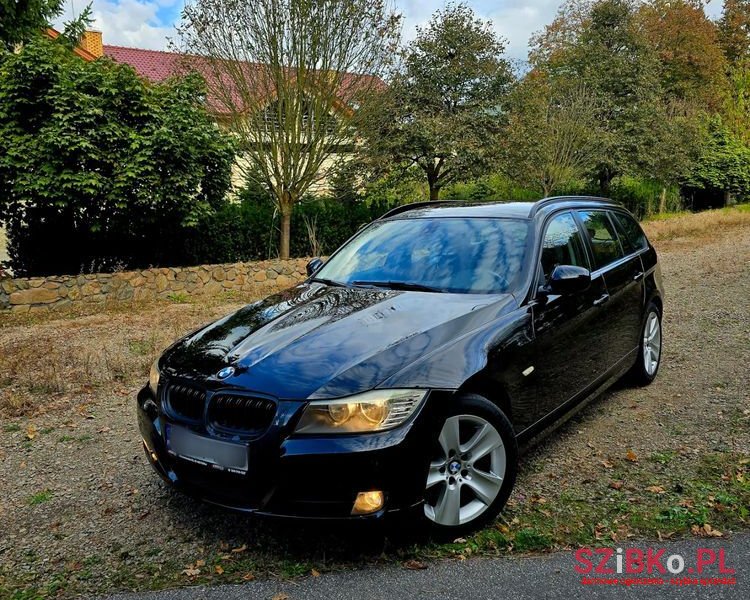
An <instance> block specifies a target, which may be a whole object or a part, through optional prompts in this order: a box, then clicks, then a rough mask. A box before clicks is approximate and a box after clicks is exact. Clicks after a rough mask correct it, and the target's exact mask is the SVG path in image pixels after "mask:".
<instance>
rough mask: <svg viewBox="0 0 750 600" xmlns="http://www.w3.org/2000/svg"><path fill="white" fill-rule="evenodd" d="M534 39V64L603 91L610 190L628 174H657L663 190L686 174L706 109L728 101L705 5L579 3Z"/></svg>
mask: <svg viewBox="0 0 750 600" xmlns="http://www.w3.org/2000/svg"><path fill="white" fill-rule="evenodd" d="M665 38H669V39H665ZM534 43H535V44H536V47H535V48H534V49H533V53H532V56H533V57H534V60H535V63H534V64H535V71H537V72H540V73H545V74H547V75H548V76H549V77H550V80H551V81H553V82H555V85H570V84H571V82H580V83H582V84H583V85H585V87H586V89H587V90H588V91H589V93H591V94H592V95H593V96H594V97H595V98H597V101H598V106H599V108H598V115H597V120H598V122H599V123H600V124H601V128H602V129H603V131H604V135H603V136H602V138H603V140H604V141H605V142H606V147H605V151H604V152H603V153H602V156H603V158H602V160H601V161H600V162H599V165H598V167H597V179H598V183H599V186H600V189H601V191H602V192H603V193H605V194H607V193H609V188H610V183H611V181H612V179H613V178H614V177H617V176H621V175H631V176H636V177H645V178H655V179H657V180H659V181H660V182H661V183H662V184H663V186H664V187H663V189H664V190H666V188H667V187H669V186H670V185H672V184H674V183H676V182H677V181H678V180H679V179H680V178H681V177H683V176H684V174H685V173H686V171H687V170H688V169H689V168H690V164H691V161H692V160H694V158H695V145H696V143H697V140H699V138H700V131H701V127H700V124H701V122H702V120H703V118H704V117H703V113H702V111H705V110H706V107H707V105H708V104H711V105H713V106H714V107H717V106H719V105H720V104H721V96H722V93H723V92H724V89H723V87H722V86H724V85H725V81H726V80H725V77H724V73H723V67H724V61H723V57H722V56H721V55H720V54H719V53H717V52H716V38H715V31H714V30H713V25H712V24H711V23H710V22H708V21H707V20H706V19H705V17H704V16H703V13H702V12H700V13H699V12H698V9H696V8H695V7H694V6H692V5H690V4H686V3H685V2H683V1H681V0H678V1H677V2H666V1H662V0H652V2H651V3H649V4H648V5H641V4H639V3H637V2H635V1H634V0H598V1H596V2H593V3H588V2H576V1H574V2H569V3H568V4H566V5H564V6H563V7H562V8H561V10H560V13H559V15H558V17H557V18H556V19H555V21H553V23H552V24H551V25H550V26H549V27H548V28H547V30H545V32H543V33H542V34H539V35H538V36H537V37H536V38H535V41H534ZM662 198H663V201H662V204H664V203H665V202H664V199H665V198H666V192H664V193H663V194H662Z"/></svg>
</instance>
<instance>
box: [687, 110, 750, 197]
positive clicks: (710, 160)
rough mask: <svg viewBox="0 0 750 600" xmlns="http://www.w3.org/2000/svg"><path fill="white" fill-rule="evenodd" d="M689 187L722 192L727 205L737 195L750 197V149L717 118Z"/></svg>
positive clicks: (711, 125) (694, 168) (692, 172)
mask: <svg viewBox="0 0 750 600" xmlns="http://www.w3.org/2000/svg"><path fill="white" fill-rule="evenodd" d="M684 183H685V185H687V186H689V187H692V188H697V189H701V190H707V191H709V192H721V193H722V194H723V196H724V203H725V204H731V203H732V202H733V200H734V198H735V197H736V196H739V197H741V198H747V197H748V196H749V190H750V148H748V146H746V145H745V144H743V143H742V141H741V140H740V139H739V138H738V137H737V136H736V135H734V134H733V133H732V132H731V131H730V130H729V129H728V128H727V127H726V126H725V125H724V123H723V122H722V121H721V119H720V118H718V117H716V118H714V119H712V120H711V123H710V124H709V132H708V138H707V142H706V143H705V144H704V145H703V147H702V148H701V154H700V157H699V159H698V161H697V162H696V164H695V166H694V167H693V169H692V170H691V171H690V173H689V174H688V176H687V177H686V178H685V181H684Z"/></svg>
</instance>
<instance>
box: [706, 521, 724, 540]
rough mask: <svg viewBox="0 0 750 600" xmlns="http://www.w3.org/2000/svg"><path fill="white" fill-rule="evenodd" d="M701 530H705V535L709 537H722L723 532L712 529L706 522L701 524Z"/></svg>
mask: <svg viewBox="0 0 750 600" xmlns="http://www.w3.org/2000/svg"><path fill="white" fill-rule="evenodd" d="M703 531H705V532H706V535H707V536H709V537H724V534H723V533H722V532H721V531H719V530H718V529H714V528H713V527H711V526H710V525H709V524H708V523H706V524H705V525H703Z"/></svg>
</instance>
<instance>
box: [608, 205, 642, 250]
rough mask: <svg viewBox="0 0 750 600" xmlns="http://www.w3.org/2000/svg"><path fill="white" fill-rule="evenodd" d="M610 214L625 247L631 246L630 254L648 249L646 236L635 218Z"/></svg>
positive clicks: (622, 214) (615, 213) (614, 213)
mask: <svg viewBox="0 0 750 600" xmlns="http://www.w3.org/2000/svg"><path fill="white" fill-rule="evenodd" d="M610 214H611V215H612V218H613V220H614V222H615V225H617V231H618V233H620V238H621V239H622V242H623V246H625V245H627V246H629V248H630V252H638V250H643V249H644V248H648V241H647V240H646V236H645V235H644V234H643V230H642V229H641V226H640V225H638V223H637V222H636V220H635V219H634V218H633V217H631V216H630V215H626V214H625V213H620V212H612V213H610Z"/></svg>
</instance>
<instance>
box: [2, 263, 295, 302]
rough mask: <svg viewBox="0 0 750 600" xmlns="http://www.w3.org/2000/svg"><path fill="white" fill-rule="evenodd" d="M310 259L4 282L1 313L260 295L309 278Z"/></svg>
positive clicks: (62, 276) (16, 279) (8, 280)
mask: <svg viewBox="0 0 750 600" xmlns="http://www.w3.org/2000/svg"><path fill="white" fill-rule="evenodd" d="M308 260H309V259H306V258H300V259H292V260H267V261H258V262H247V263H234V264H224V265H201V266H198V267H173V268H161V269H144V270H141V271H122V272H119V273H96V274H93V275H61V276H57V277H31V278H15V279H12V278H6V279H2V280H0V310H8V309H10V310H13V311H17V312H28V311H32V312H36V311H44V310H50V309H60V308H65V307H68V306H70V305H72V304H74V303H75V304H82V303H97V302H98V303H105V302H128V301H143V300H153V299H156V298H171V299H173V300H174V299H180V298H181V297H183V296H184V297H187V296H194V295H213V294H218V293H221V292H230V293H231V292H250V293H257V294H258V295H261V294H264V293H269V292H271V291H273V290H276V289H283V288H285V287H289V286H291V285H293V284H295V283H297V282H299V281H302V280H303V279H305V277H306V274H305V266H306V265H307V262H308Z"/></svg>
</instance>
